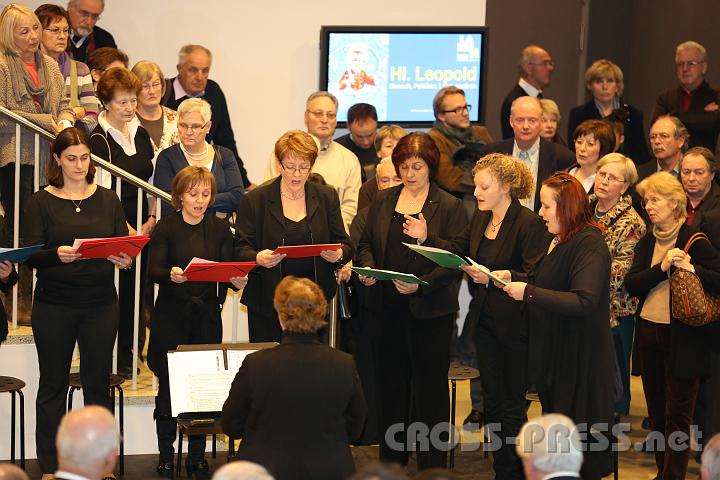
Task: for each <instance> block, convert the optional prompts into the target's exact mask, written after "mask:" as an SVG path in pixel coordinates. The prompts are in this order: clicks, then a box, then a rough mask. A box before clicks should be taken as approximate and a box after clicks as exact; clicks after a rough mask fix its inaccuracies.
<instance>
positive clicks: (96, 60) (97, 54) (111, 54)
mask: <svg viewBox="0 0 720 480" xmlns="http://www.w3.org/2000/svg"><path fill="white" fill-rule="evenodd" d="M128 61H129V60H128V56H127V55H126V54H125V52H123V51H122V50H118V49H117V48H113V47H102V48H98V49H97V50H93V52H92V53H91V54H90V55H88V57H87V66H88V68H89V69H90V76H91V77H92V80H93V84H94V85H96V86H97V83H98V82H99V81H100V77H101V76H102V74H103V73H105V71H106V70H110V69H111V68H116V67H118V68H128Z"/></svg>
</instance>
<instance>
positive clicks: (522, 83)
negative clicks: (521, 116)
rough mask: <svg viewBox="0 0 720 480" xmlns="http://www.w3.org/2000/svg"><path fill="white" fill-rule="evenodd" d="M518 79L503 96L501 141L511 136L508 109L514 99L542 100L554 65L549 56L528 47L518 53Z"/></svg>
mask: <svg viewBox="0 0 720 480" xmlns="http://www.w3.org/2000/svg"><path fill="white" fill-rule="evenodd" d="M518 69H519V70H520V79H519V80H518V82H517V84H515V86H514V87H513V88H512V89H510V92H509V93H508V94H507V95H506V96H505V99H504V100H503V103H502V106H501V107H500V129H501V130H502V139H503V140H504V139H506V138H510V137H512V136H513V130H514V128H513V127H512V125H510V113H511V112H510V107H512V103H513V102H514V101H515V99H517V98H519V97H525V96H530V97H534V98H543V95H542V91H543V89H545V88H547V87H549V86H550V77H552V73H553V70H555V63H554V62H553V60H552V57H550V54H549V53H548V52H546V51H545V50H544V49H543V48H541V47H538V46H537V45H528V46H527V47H525V48H523V51H522V52H521V53H520V61H519V62H518Z"/></svg>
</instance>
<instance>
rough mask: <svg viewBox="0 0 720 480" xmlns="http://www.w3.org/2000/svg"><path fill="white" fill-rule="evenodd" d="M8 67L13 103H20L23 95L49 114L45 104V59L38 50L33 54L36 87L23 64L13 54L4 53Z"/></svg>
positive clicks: (46, 80)
mask: <svg viewBox="0 0 720 480" xmlns="http://www.w3.org/2000/svg"><path fill="white" fill-rule="evenodd" d="M5 58H6V59H7V64H8V67H9V68H10V82H11V83H12V89H13V92H15V102H17V103H20V102H21V101H22V98H23V97H24V96H25V95H28V96H30V97H32V98H35V99H37V100H36V101H37V102H38V103H39V105H40V107H42V111H43V112H44V113H50V108H49V106H48V104H47V85H48V79H47V68H46V67H45V59H44V57H43V54H42V53H40V51H39V50H38V51H37V52H35V65H36V68H37V76H38V85H37V87H36V86H35V83H34V82H33V79H32V77H31V76H30V73H28V70H27V68H26V67H25V63H23V61H22V59H21V58H20V57H19V56H18V55H17V54H15V53H7V52H6V53H5Z"/></svg>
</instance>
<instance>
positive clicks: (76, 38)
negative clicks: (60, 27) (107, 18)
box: [67, 0, 117, 63]
mask: <svg viewBox="0 0 720 480" xmlns="http://www.w3.org/2000/svg"><path fill="white" fill-rule="evenodd" d="M103 10H105V0H70V1H69V2H68V7H67V11H68V15H69V16H70V28H72V36H71V37H70V41H69V42H68V53H70V54H72V57H73V58H74V59H75V60H77V61H78V62H84V63H87V57H88V55H90V53H91V52H92V51H93V50H96V49H98V48H102V47H112V48H117V45H116V44H115V39H114V38H113V36H112V34H111V33H110V32H108V31H107V30H104V29H102V28H100V27H98V26H96V25H95V24H96V23H97V21H98V20H100V15H102V13H103Z"/></svg>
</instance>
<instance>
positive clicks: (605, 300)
mask: <svg viewBox="0 0 720 480" xmlns="http://www.w3.org/2000/svg"><path fill="white" fill-rule="evenodd" d="M540 205H541V207H540V216H541V217H542V218H543V220H545V226H546V227H547V230H548V232H550V234H551V235H554V238H553V239H552V241H550V242H549V244H546V246H547V254H546V255H545V256H544V257H543V258H542V259H541V260H540V263H539V264H538V265H537V266H536V267H535V269H534V270H533V271H532V272H531V273H530V274H526V273H521V272H515V271H508V270H504V271H502V272H498V276H499V277H501V278H502V279H504V280H506V281H510V283H508V284H507V285H506V286H505V287H504V290H505V292H507V294H508V295H510V296H511V297H512V298H513V299H515V300H517V301H520V302H523V304H524V312H525V316H526V318H527V322H528V331H529V350H528V360H529V362H528V365H529V369H528V380H529V383H530V384H531V385H534V386H535V387H536V388H537V391H538V394H539V395H540V402H541V403H542V408H543V412H545V413H562V414H564V415H567V416H568V417H570V418H571V419H572V420H573V421H574V422H575V423H576V424H577V425H579V427H580V428H581V429H583V431H584V432H585V433H586V434H587V435H586V436H587V440H585V442H586V443H587V444H588V445H586V446H587V447H589V451H585V460H584V462H583V468H582V472H581V476H582V478H584V479H591V480H596V479H600V478H601V477H603V476H604V475H607V474H609V473H610V472H612V455H611V453H612V452H611V449H610V448H609V443H608V444H606V445H605V446H604V449H602V448H603V446H602V442H603V441H607V442H609V437H610V428H611V427H612V424H613V401H614V399H615V390H614V386H615V383H614V381H613V380H614V375H615V359H614V355H615V353H614V349H613V340H612V334H611V332H610V324H609V322H608V319H609V318H610V281H609V279H610V263H611V258H610V252H608V247H607V245H606V244H605V239H604V238H603V235H602V232H601V231H600V229H599V228H598V225H597V223H596V222H595V221H594V220H593V216H592V212H591V210H590V205H589V204H588V201H587V197H586V194H585V190H584V189H583V186H582V185H581V184H580V182H578V181H577V180H576V179H575V177H573V176H572V175H570V174H568V173H564V172H561V173H556V174H554V175H552V176H551V177H549V178H548V179H546V180H545V181H544V182H543V184H542V188H541V189H540ZM602 279H605V281H602ZM591 432H592V433H591ZM599 435H601V436H602V437H603V438H602V439H600V438H599V437H598V436H599ZM595 442H597V443H598V444H599V445H600V448H599V449H598V445H596V444H595ZM593 448H594V450H600V451H594V450H593Z"/></svg>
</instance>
